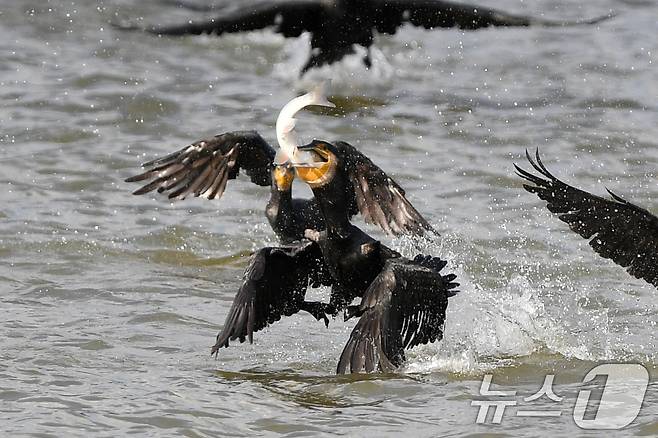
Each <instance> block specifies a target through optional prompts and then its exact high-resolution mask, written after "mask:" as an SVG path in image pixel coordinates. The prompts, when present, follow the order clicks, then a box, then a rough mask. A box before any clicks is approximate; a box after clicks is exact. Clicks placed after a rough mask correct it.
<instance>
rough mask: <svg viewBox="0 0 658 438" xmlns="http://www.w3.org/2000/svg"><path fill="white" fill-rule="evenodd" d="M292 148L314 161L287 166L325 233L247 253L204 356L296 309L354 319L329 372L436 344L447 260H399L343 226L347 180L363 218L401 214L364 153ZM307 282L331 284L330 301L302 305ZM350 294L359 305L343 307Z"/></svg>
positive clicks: (401, 202) (449, 287) (401, 204)
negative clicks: (304, 187)
mask: <svg viewBox="0 0 658 438" xmlns="http://www.w3.org/2000/svg"><path fill="white" fill-rule="evenodd" d="M300 151H301V152H302V154H300V156H301V157H306V156H308V154H309V153H310V154H312V157H313V158H314V159H315V162H314V163H302V164H299V163H293V164H294V165H295V166H296V170H297V175H298V177H299V178H301V179H302V180H303V181H305V182H306V183H307V184H309V186H310V187H311V189H312V190H313V194H314V197H315V199H316V202H317V203H318V205H319V208H320V211H321V213H322V215H323V217H324V220H325V222H326V229H325V230H324V231H322V232H318V231H313V230H308V231H307V232H306V237H308V238H309V241H306V242H300V243H298V244H296V245H294V246H289V247H279V248H264V249H262V250H259V251H258V252H256V253H255V254H254V255H253V257H252V258H251V261H250V264H249V266H248V267H247V269H246V271H245V274H244V280H243V283H242V286H241V287H240V289H239V291H238V293H237V295H236V297H235V299H234V301H233V305H232V306H231V309H230V310H229V313H228V316H227V317H226V322H225V323H224V327H223V328H222V330H221V332H220V333H219V334H218V335H217V342H216V343H215V345H214V346H213V348H212V350H211V352H212V353H213V354H217V353H218V351H219V349H220V348H222V347H228V345H229V341H235V340H239V341H240V342H244V341H245V340H247V339H248V340H249V341H250V342H251V341H252V339H253V333H254V332H255V331H258V330H260V329H262V328H264V327H266V326H267V325H269V324H271V323H273V322H275V321H278V320H279V319H281V317H282V316H289V315H292V314H294V313H297V312H299V311H301V310H304V311H307V312H309V313H311V314H312V315H314V316H315V317H316V318H317V319H318V320H320V319H324V321H325V323H328V318H327V315H333V316H335V315H337V314H338V313H339V312H340V311H341V310H345V319H349V318H351V317H354V316H357V317H360V319H359V321H358V322H357V324H356V326H355V328H354V330H353V331H352V334H351V335H350V339H349V341H348V342H347V345H346V346H345V348H344V350H343V352H342V354H341V357H340V360H339V362H338V366H337V370H336V371H337V373H339V374H342V373H346V372H348V371H349V372H354V373H356V372H362V371H365V372H372V371H377V370H381V371H391V370H394V369H395V368H396V367H398V366H400V365H401V364H402V363H403V362H404V360H405V354H404V351H405V349H408V348H413V347H414V346H416V345H420V344H425V343H428V342H434V341H436V340H438V339H441V338H442V336H443V326H444V320H445V312H446V308H447V304H448V298H449V297H451V296H453V295H454V294H455V293H457V291H456V290H455V288H456V287H457V286H458V284H457V283H455V282H454V280H455V278H456V277H455V275H454V274H448V275H441V273H440V271H441V270H442V269H443V268H444V267H445V265H446V262H445V261H443V260H441V259H440V258H438V257H431V256H424V255H418V256H416V257H415V258H414V259H413V260H410V259H407V258H405V257H402V256H401V255H400V254H399V253H398V252H396V251H394V250H392V249H390V248H388V247H386V246H385V245H383V244H381V242H379V241H377V240H375V239H373V238H372V237H370V236H368V235H367V234H366V233H364V232H363V231H362V230H360V229H359V228H357V227H356V226H354V225H352V224H351V223H350V222H349V214H348V206H349V204H350V202H352V200H351V198H352V196H353V194H352V193H353V192H352V190H353V189H352V188H351V187H353V184H354V183H353V178H355V176H356V177H357V178H359V179H360V180H361V181H362V186H361V187H362V188H363V190H362V191H360V192H358V193H357V195H356V196H357V200H358V199H361V201H359V202H360V203H362V204H363V205H365V206H367V209H368V211H369V212H370V213H371V214H373V215H377V216H381V217H382V219H381V220H382V221H384V218H385V217H386V215H387V214H395V215H397V216H398V217H399V219H398V220H400V221H404V220H405V219H404V218H405V217H407V216H409V215H410V212H409V210H408V209H407V208H408V205H409V204H408V201H406V199H404V196H402V194H401V193H400V191H399V188H398V186H397V184H395V182H394V181H393V180H392V179H391V178H390V177H389V176H388V175H386V173H384V172H383V171H382V170H381V169H380V168H379V167H377V166H376V165H375V164H374V163H373V162H372V161H370V160H369V159H368V158H367V157H366V156H365V155H363V154H361V153H360V152H359V151H358V150H356V149H355V148H354V147H352V146H350V145H349V144H347V143H344V142H336V144H335V145H332V144H329V143H326V142H319V141H314V142H312V143H311V144H310V145H309V146H307V147H303V148H300ZM383 200H386V202H385V204H386V205H382V201H383ZM389 206H392V207H393V209H394V212H391V211H388V208H390V207H389ZM387 211H388V212H387ZM309 285H311V286H319V285H326V286H331V298H330V301H329V303H321V302H308V301H305V300H304V296H305V293H306V289H307V288H308V286H309ZM355 298H361V302H360V304H358V305H354V306H351V305H350V304H351V302H352V301H353V300H354V299H355Z"/></svg>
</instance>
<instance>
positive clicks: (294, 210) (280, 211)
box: [265, 179, 325, 244]
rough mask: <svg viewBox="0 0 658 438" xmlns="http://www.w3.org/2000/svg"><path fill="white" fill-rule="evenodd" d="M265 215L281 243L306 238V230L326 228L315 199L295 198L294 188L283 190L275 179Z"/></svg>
mask: <svg viewBox="0 0 658 438" xmlns="http://www.w3.org/2000/svg"><path fill="white" fill-rule="evenodd" d="M265 216H266V217H267V220H268V221H269V223H270V226H271V227H272V230H274V234H276V236H277V237H278V238H279V241H280V242H281V243H286V244H287V243H293V242H297V241H300V240H302V239H303V238H304V231H306V230H309V229H310V230H317V231H321V230H324V228H325V225H324V218H323V217H322V215H321V214H320V211H319V210H318V206H317V203H316V202H315V199H303V198H293V197H292V190H290V189H288V190H281V188H280V187H279V186H278V185H277V183H276V181H275V180H274V179H272V189H271V195H270V199H269V200H268V201H267V205H266V206H265Z"/></svg>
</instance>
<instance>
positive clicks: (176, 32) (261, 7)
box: [119, 0, 612, 75]
mask: <svg viewBox="0 0 658 438" xmlns="http://www.w3.org/2000/svg"><path fill="white" fill-rule="evenodd" d="M180 4H181V6H183V7H189V8H190V9H197V8H192V7H191V6H188V4H187V3H185V2H181V3H180ZM209 10H211V11H212V10H214V9H211V8H209ZM611 16H612V15H611V14H609V15H606V16H603V17H598V18H595V19H591V20H582V21H553V20H546V19H542V18H534V17H528V16H523V15H515V14H508V13H506V12H502V11H498V10H495V9H488V8H482V7H479V6H475V5H469V4H464V3H453V2H449V1H441V0H315V1H313V0H286V1H259V2H249V3H246V4H243V3H242V2H240V4H239V5H235V6H233V7H230V6H225V7H222V8H219V9H218V10H217V15H216V16H215V17H214V18H212V19H210V20H208V19H205V20H200V21H193V20H190V21H188V22H187V23H184V24H180V25H164V26H149V27H145V28H138V27H135V26H119V27H122V28H124V29H138V30H139V29H141V30H144V31H146V32H149V33H152V34H157V35H172V36H180V35H200V34H216V35H221V34H224V33H236V32H246V31H252V30H258V29H264V28H272V29H273V30H274V31H275V32H277V33H280V34H282V35H283V36H285V37H298V36H299V35H301V34H302V32H310V34H311V57H310V58H309V60H308V61H307V62H306V64H305V65H304V67H303V68H302V71H301V74H302V75H303V74H304V73H305V72H306V71H308V70H309V69H311V68H313V67H319V66H322V65H324V64H332V63H334V62H336V61H339V60H341V59H342V58H343V57H344V56H345V55H348V54H351V53H353V52H354V45H355V44H357V45H360V46H363V47H365V48H369V47H370V46H371V45H372V44H373V39H374V35H375V33H376V32H378V33H385V34H391V35H392V34H395V32H397V29H398V28H399V27H400V26H401V25H403V24H406V23H409V24H412V25H414V26H422V27H424V28H425V29H434V28H437V27H443V28H450V27H458V28H460V29H463V30H474V29H479V28H483V27H489V26H532V25H538V26H554V27H555V26H571V25H577V24H595V23H599V22H601V21H603V20H605V19H608V18H610V17H611ZM363 61H364V63H365V64H366V66H368V67H369V66H370V57H369V54H368V55H367V56H366V57H365V58H364V60H363Z"/></svg>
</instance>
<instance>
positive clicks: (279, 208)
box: [265, 184, 293, 230]
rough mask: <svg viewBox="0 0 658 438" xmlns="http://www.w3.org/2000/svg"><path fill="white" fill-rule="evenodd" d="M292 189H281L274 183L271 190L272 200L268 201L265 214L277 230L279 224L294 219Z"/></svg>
mask: <svg viewBox="0 0 658 438" xmlns="http://www.w3.org/2000/svg"><path fill="white" fill-rule="evenodd" d="M292 210H293V208H292V190H290V189H289V190H279V189H278V187H277V186H276V185H275V184H272V189H271V191H270V200H269V201H268V202H267V207H266V209H265V214H266V215H267V219H268V220H269V221H270V225H272V228H274V229H275V230H276V229H277V227H279V226H284V225H285V223H287V222H289V221H291V220H292V218H291V217H289V216H291V215H292V213H293V211H292Z"/></svg>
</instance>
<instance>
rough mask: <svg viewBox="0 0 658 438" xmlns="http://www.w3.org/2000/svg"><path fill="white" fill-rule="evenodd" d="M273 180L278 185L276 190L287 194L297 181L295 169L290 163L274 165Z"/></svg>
mask: <svg viewBox="0 0 658 438" xmlns="http://www.w3.org/2000/svg"><path fill="white" fill-rule="evenodd" d="M272 179H273V180H274V183H275V184H276V189H277V190H278V191H280V192H287V191H289V190H290V189H291V188H292V181H293V180H294V179H295V168H294V167H292V164H291V163H290V161H287V162H285V163H281V164H277V163H275V164H273V165H272Z"/></svg>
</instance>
